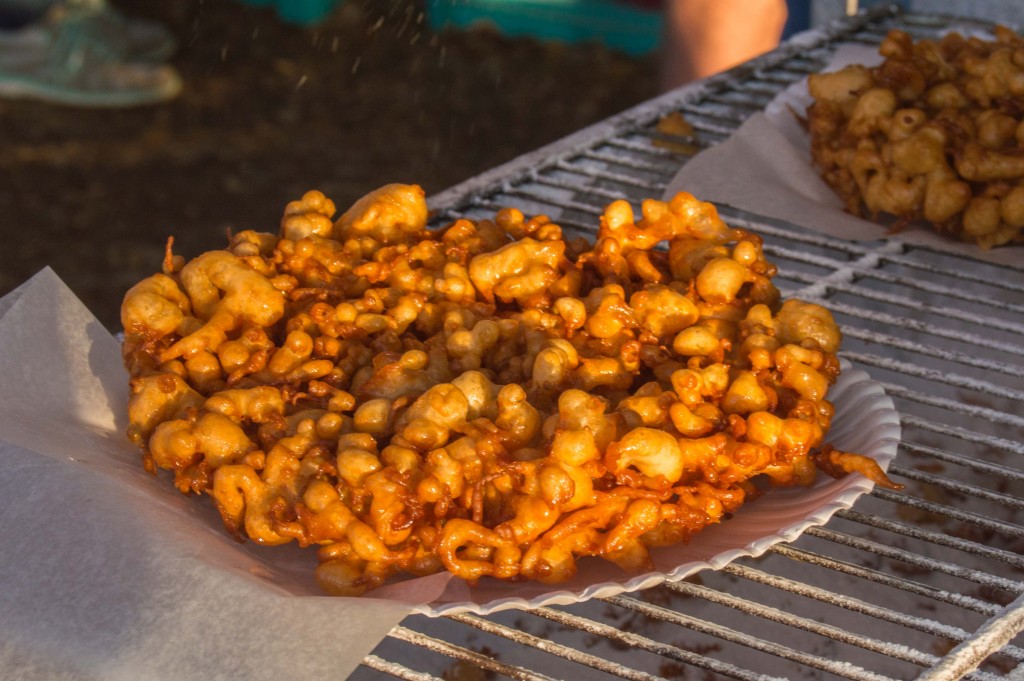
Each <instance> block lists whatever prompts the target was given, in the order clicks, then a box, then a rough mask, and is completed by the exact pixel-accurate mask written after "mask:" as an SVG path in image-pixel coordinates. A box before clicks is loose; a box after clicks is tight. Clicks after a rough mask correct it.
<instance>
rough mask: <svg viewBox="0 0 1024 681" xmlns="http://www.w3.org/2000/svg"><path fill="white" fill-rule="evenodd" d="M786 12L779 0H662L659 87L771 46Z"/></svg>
mask: <svg viewBox="0 0 1024 681" xmlns="http://www.w3.org/2000/svg"><path fill="white" fill-rule="evenodd" d="M786 14H787V10H786V2H785V0H665V46H664V62H663V66H662V87H663V89H669V88H673V87H677V86H679V85H682V84H684V83H688V82H690V81H692V80H696V79H698V78H704V77H706V76H710V75H712V74H715V73H718V72H720V71H724V70H726V69H728V68H730V67H732V66H735V65H736V64H739V63H741V62H744V61H747V60H748V59H752V58H753V57H756V56H757V55H759V54H763V53H765V52H767V51H769V50H771V49H774V48H775V47H776V46H777V45H778V44H779V38H780V37H781V36H782V29H783V26H784V25H785V23H786Z"/></svg>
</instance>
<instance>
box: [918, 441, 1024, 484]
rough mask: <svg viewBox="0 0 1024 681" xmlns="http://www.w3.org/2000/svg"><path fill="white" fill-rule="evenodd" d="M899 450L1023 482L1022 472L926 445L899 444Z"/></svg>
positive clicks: (1023, 474)
mask: <svg viewBox="0 0 1024 681" xmlns="http://www.w3.org/2000/svg"><path fill="white" fill-rule="evenodd" d="M900 449H904V450H906V451H909V452H914V453H915V454H921V455H923V456H928V457H931V458H934V459H938V460H939V461H945V462H948V463H954V464H957V465H958V466H964V467H966V468H970V469H972V470H974V471H977V472H979V473H983V474H985V475H996V476H1000V477H1004V478H1008V479H1010V480H1012V481H1014V482H1024V472H1022V471H1018V470H1015V469H1013V468H1009V467H1007V466H1002V465H1000V464H997V463H991V462H988V461H979V460H978V459H973V458H968V457H964V456H960V455H959V454H954V453H952V452H946V451H943V450H941V449H937V448H935V447H929V446H927V445H922V444H916V443H910V442H902V443H900Z"/></svg>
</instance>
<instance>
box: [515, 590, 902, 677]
mask: <svg viewBox="0 0 1024 681" xmlns="http://www.w3.org/2000/svg"><path fill="white" fill-rule="evenodd" d="M619 598H620V597H617V596H616V597H614V598H611V599H605V600H606V602H608V603H612V604H616V605H617V604H618V603H617V600H618V599H619ZM533 613H534V614H536V615H539V616H541V617H544V618H546V619H549V620H551V621H553V622H558V623H559V624H562V625H565V626H569V627H573V628H576V629H579V630H580V631H585V632H587V633H589V634H592V635H594V636H603V637H605V638H609V639H612V640H615V641H618V642H620V643H623V644H626V645H629V646H632V647H634V648H639V649H641V650H646V651H647V652H651V653H655V654H657V655H661V656H662V657H667V658H670V659H673V660H678V661H680V662H686V663H688V664H691V665H693V666H695V667H698V668H700V669H705V670H707V671H710V672H714V673H716V674H721V675H723V676H728V677H730V678H734V679H739V680H740V681H767V679H768V678H769V677H766V676H765V675H764V674H761V673H758V672H752V671H749V670H746V669H741V668H739V667H736V666H734V665H731V664H727V663H723V662H719V661H718V660H715V659H713V658H710V657H707V656H705V655H700V654H698V653H694V652H692V651H689V650H685V649H683V648H680V647H678V646H674V645H669V644H665V643H661V642H659V641H655V640H653V639H650V638H647V637H645V636H640V635H638V634H634V633H632V632H628V631H622V630H620V629H617V628H615V627H613V626H610V625H607V624H604V623H602V622H596V621H594V620H590V619H586V618H584V617H580V616H578V615H572V614H570V613H567V612H563V611H561V610H554V609H551V608H539V609H537V610H534V611H533ZM879 681H882V679H879Z"/></svg>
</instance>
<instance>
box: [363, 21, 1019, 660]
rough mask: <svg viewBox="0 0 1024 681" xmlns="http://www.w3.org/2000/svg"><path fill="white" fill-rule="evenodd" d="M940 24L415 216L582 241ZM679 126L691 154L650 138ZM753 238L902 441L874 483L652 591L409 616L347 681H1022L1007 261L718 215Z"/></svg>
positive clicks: (817, 41)
mask: <svg viewBox="0 0 1024 681" xmlns="http://www.w3.org/2000/svg"><path fill="white" fill-rule="evenodd" d="M948 22H949V20H948V19H946V18H943V17H941V16H936V15H921V14H900V13H898V12H897V11H896V10H894V9H881V10H872V11H871V13H869V14H864V15H861V16H858V17H853V18H850V19H844V20H842V21H840V22H838V23H836V24H833V25H830V26H828V27H827V28H824V29H818V30H817V31H816V32H815V33H814V34H813V35H814V36H815V38H814V40H811V41H806V40H801V41H800V42H799V44H795V43H788V44H784V45H782V46H781V47H780V48H779V49H777V50H775V51H774V52H772V53H770V54H768V55H765V56H764V57H762V58H759V59H757V60H755V61H753V62H750V63H748V64H745V65H742V66H740V67H738V68H736V69H733V70H732V71H729V72H727V73H725V74H722V75H720V76H717V77H715V78H712V79H710V80H707V81H704V82H702V83H698V84H694V85H691V86H687V87H684V88H681V89H679V90H676V91H673V92H671V93H668V94H666V95H664V96H661V97H659V98H657V99H654V100H651V101H649V102H647V103H644V104H642V105H640V106H637V107H635V108H633V109H630V110H628V111H626V112H624V113H622V114H620V115H618V116H615V117H613V118H611V119H608V120H606V121H604V122H601V123H599V124H597V125H594V126H592V127H589V128H587V129H584V130H581V131H580V132H578V133H576V134H573V135H571V136H569V137H567V138H565V139H563V140H561V141H559V142H557V143H555V144H552V145H550V146H548V147H545V148H542V149H540V150H538V151H536V152H533V153H529V154H526V155H524V156H522V157H520V158H518V159H516V160H514V161H512V162H510V163H508V164H506V165H504V166H501V167H498V168H496V169H494V170H492V171H490V172H487V173H484V174H483V175H480V176H478V177H476V178H473V179H471V180H469V181H467V182H465V183H463V184H460V185H458V186H456V187H454V188H452V189H449V190H447V191H445V192H443V193H441V194H439V195H437V196H434V197H432V199H431V204H432V207H433V208H435V209H437V210H438V212H439V214H438V220H439V221H448V220H451V219H453V218H455V217H459V216H468V217H485V216H490V215H492V214H493V212H494V211H495V210H496V209H497V208H499V207H501V206H505V205H515V206H517V207H520V208H522V209H523V210H524V212H527V213H534V214H539V213H543V214H547V215H550V216H552V217H553V219H555V221H556V222H558V223H559V224H561V225H562V226H563V227H564V228H568V229H579V230H582V231H588V230H590V228H589V227H587V225H593V224H595V223H596V216H597V215H599V214H600V212H601V210H602V208H603V206H604V205H606V204H607V203H608V202H609V201H611V200H613V199H616V198H621V197H625V198H627V199H630V200H634V201H636V202H639V201H640V200H642V199H644V198H647V197H657V196H660V195H661V193H662V191H663V190H664V187H665V185H666V183H667V182H668V181H669V180H670V179H671V178H672V176H673V175H674V174H675V172H676V171H677V170H678V168H679V167H680V164H682V163H685V162H686V161H687V159H688V158H689V156H688V153H692V152H686V153H680V151H679V149H678V147H673V146H672V145H668V146H666V145H663V144H657V142H659V141H661V142H664V141H668V142H677V143H678V142H684V143H687V144H693V145H694V146H695V147H697V148H701V147H706V146H709V145H713V144H715V143H717V142H719V141H721V140H723V139H725V138H726V137H727V136H728V135H729V134H730V133H731V132H732V131H733V130H734V129H736V128H737V127H738V126H739V125H740V123H741V122H742V121H743V120H744V119H745V118H746V117H747V116H749V115H750V114H751V113H752V112H755V111H758V110H760V109H762V108H763V107H764V106H765V105H766V104H767V103H768V102H769V101H770V100H771V99H772V98H773V97H774V96H775V95H776V94H777V93H778V92H779V91H781V90H782V89H783V88H785V87H786V86H788V85H789V84H791V83H793V82H795V81H798V80H800V79H802V78H804V77H806V76H807V75H808V74H809V73H812V72H814V71H816V70H818V69H820V68H821V67H822V66H823V65H824V64H825V63H826V62H827V60H828V58H829V56H830V54H831V52H832V51H833V50H834V48H835V46H836V44H837V43H839V42H843V41H860V42H863V43H866V44H877V43H878V42H880V41H881V39H882V38H883V37H884V36H885V34H886V32H887V31H888V30H889V29H890V28H893V27H899V28H903V29H905V30H908V31H909V32H911V33H912V34H914V35H915V36H921V37H928V36H935V35H936V34H938V33H939V32H940V31H941V30H942V29H943V28H944V27H946V26H947V25H948ZM673 111H681V112H683V114H684V115H685V117H686V119H687V120H688V121H689V122H691V123H692V124H693V125H694V127H695V129H696V133H695V136H694V138H693V139H687V140H672V139H669V140H665V139H664V136H663V135H661V134H660V133H658V132H656V129H655V126H656V123H657V121H658V120H659V119H660V118H662V117H663V116H664V115H666V114H668V113H670V112H673ZM720 210H721V213H722V215H723V217H724V218H725V220H726V221H727V222H729V223H730V224H733V225H736V226H741V227H748V228H750V229H752V230H754V231H756V232H758V233H760V234H762V235H763V236H764V237H765V240H766V246H765V250H766V253H767V255H768V256H769V258H770V259H771V260H772V261H773V262H775V263H776V264H777V265H778V266H779V275H778V277H777V278H776V283H777V284H778V285H779V287H780V288H781V289H782V291H783V294H784V295H786V296H798V297H802V298H805V299H811V300H817V301H821V302H824V303H825V304H826V305H827V306H828V307H829V308H830V309H831V310H832V311H833V312H834V314H835V315H836V317H837V320H838V321H839V322H840V324H841V326H842V329H843V332H844V350H843V351H842V352H841V355H842V356H843V357H845V358H846V359H847V360H848V361H850V362H851V363H852V364H853V365H855V366H858V367H860V368H863V369H864V370H866V371H867V372H868V373H869V374H870V375H871V376H872V377H873V378H874V379H875V380H877V381H879V382H880V383H882V384H883V386H884V387H885V390H886V391H887V393H888V394H889V395H890V396H891V397H892V398H893V400H894V402H895V404H896V407H897V409H898V410H899V412H900V416H901V421H902V428H903V441H902V444H901V445H900V448H899V455H898V457H897V459H896V461H895V463H894V465H893V466H892V467H891V469H890V474H891V475H892V476H893V477H894V479H896V480H897V481H899V482H902V483H904V484H905V485H906V489H905V490H904V491H902V492H892V491H889V490H883V489H876V490H875V491H874V492H873V493H872V494H871V495H869V496H866V497H863V498H861V499H860V500H859V501H858V502H857V504H856V505H855V506H854V508H853V509H852V510H850V511H845V512H840V513H839V514H838V515H837V516H836V517H835V518H833V520H832V521H831V522H829V523H828V524H827V525H826V526H824V527H820V528H814V529H811V530H809V531H808V532H806V533H805V534H804V535H803V536H802V537H801V538H800V539H799V540H797V541H796V542H794V543H792V544H784V545H780V546H777V547H776V548H775V549H773V550H771V551H770V552H769V553H768V554H766V555H764V556H762V557H761V558H758V559H743V560H739V561H736V562H735V563H733V564H731V565H730V566H729V567H727V568H726V569H724V570H721V571H717V572H712V571H705V572H702V573H700V574H699V576H698V577H697V578H696V579H691V580H687V581H684V582H682V583H678V584H672V585H665V586H662V587H657V588H654V589H650V590H647V591H643V592H639V593H634V594H630V595H623V596H618V597H613V598H609V599H605V600H595V601H589V602H586V603H582V604H578V605H574V606H569V607H551V608H542V609H539V610H534V611H529V612H523V611H511V612H502V613H498V614H495V615H491V616H487V617H478V616H471V615H465V616H452V617H448V618H441V619H429V618H426V617H421V616H414V617H410V618H408V619H407V620H406V621H404V622H403V623H402V625H401V626H399V627H397V628H395V629H394V630H393V631H392V632H391V634H390V636H389V637H388V638H387V639H386V640H385V641H384V642H383V643H381V645H380V646H378V648H377V649H376V650H375V651H374V652H373V654H372V655H370V656H368V657H367V658H366V660H365V662H364V665H363V666H362V667H361V668H360V669H359V670H358V671H357V672H356V673H355V674H354V675H353V677H352V678H355V679H376V678H382V677H384V676H387V675H391V676H394V677H397V678H402V679H416V680H420V679H442V678H443V679H478V678H513V679H550V678H560V679H588V680H589V679H612V678H624V679H653V678H668V679H683V678H685V679H712V678H734V679H765V678H787V679H833V678H842V679H871V680H875V679H907V678H927V679H944V680H945V679H956V678H961V677H963V678H969V679H996V678H1006V679H1024V664H1021V663H1022V661H1024V636H1021V633H1020V632H1021V631H1022V630H1024V555H1022V553H1024V262H1022V263H1019V264H1017V265H1015V266H1012V267H1003V266H995V265H991V264H987V263H985V262H982V261H979V260H974V259H968V258H964V257H961V256H957V255H954V254H952V253H950V252H945V251H943V250H936V249H931V248H921V247H915V246H911V245H909V244H906V243H903V242H901V241H900V240H899V238H894V239H888V240H880V241H877V242H849V241H843V240H837V239H834V238H830V237H825V236H822V235H819V234H816V233H810V232H807V231H804V230H801V229H798V228H795V227H794V226H792V225H787V224H780V223H778V222H775V221H771V220H767V219H764V218H762V217H759V216H758V215H754V214H749V213H740V212H737V211H735V210H731V209H729V208H728V207H725V206H720Z"/></svg>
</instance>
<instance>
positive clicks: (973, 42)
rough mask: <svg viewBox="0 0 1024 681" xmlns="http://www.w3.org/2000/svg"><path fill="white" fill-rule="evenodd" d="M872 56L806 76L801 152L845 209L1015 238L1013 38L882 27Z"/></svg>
mask: <svg viewBox="0 0 1024 681" xmlns="http://www.w3.org/2000/svg"><path fill="white" fill-rule="evenodd" d="M879 52H880V54H881V55H882V56H883V57H884V58H885V59H884V61H883V62H882V63H881V64H880V65H879V66H876V67H874V68H867V67H865V66H861V65H852V66H848V67H846V68H844V69H842V70H840V71H836V72H833V73H824V74H814V75H811V76H810V78H809V79H808V88H809V90H810V94H811V96H812V97H813V98H814V100H815V101H814V103H813V104H812V105H811V107H810V108H809V109H808V111H807V116H808V126H809V129H810V133H811V156H812V159H813V161H814V163H815V165H817V166H818V168H819V169H820V171H821V173H822V177H823V178H824V180H825V181H826V182H827V183H828V184H829V185H830V186H831V187H832V188H833V189H834V190H835V191H836V193H837V194H838V195H839V196H840V197H841V198H842V199H843V200H844V202H845V203H846V208H847V210H848V211H849V212H851V213H853V214H854V215H858V216H864V217H869V218H871V219H876V218H878V217H880V216H882V215H886V214H888V215H892V216H895V217H896V218H898V220H899V221H900V222H899V223H897V224H900V223H905V222H908V221H913V220H922V221H924V222H926V223H928V224H930V225H932V226H933V227H934V229H936V230H937V231H939V232H942V233H946V234H949V235H951V236H953V237H954V238H956V239H959V240H962V241H968V242H972V243H976V244H978V245H979V246H981V247H982V248H992V247H994V246H1001V245H1004V244H1011V243H1019V242H1022V241H1024V118H1022V116H1024V38H1021V37H1020V36H1019V35H1017V34H1016V33H1014V32H1013V31H1012V30H1010V29H1008V28H1005V27H998V28H997V29H996V32H995V39H994V40H989V41H986V40H982V39H980V38H975V37H971V38H965V37H964V36H962V35H960V34H958V33H949V34H947V35H945V36H943V37H942V38H941V39H939V40H924V39H922V40H919V41H918V42H914V41H913V39H912V38H911V37H910V35H908V34H907V33H905V32H903V31H899V30H893V31H891V32H890V33H889V34H888V36H887V37H886V38H885V40H884V41H883V42H882V44H881V46H880V48H879Z"/></svg>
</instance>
